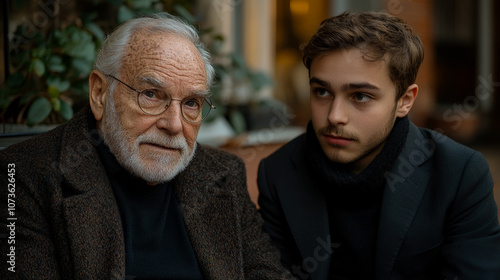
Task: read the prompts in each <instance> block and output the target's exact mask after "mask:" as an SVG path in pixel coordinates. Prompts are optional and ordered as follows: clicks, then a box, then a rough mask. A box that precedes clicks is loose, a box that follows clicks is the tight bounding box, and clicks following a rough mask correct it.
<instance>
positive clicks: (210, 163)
mask: <svg viewBox="0 0 500 280" xmlns="http://www.w3.org/2000/svg"><path fill="white" fill-rule="evenodd" d="M213 75H214V70H213V67H212V66H211V65H210V62H209V54H208V53H207V51H206V50H205V49H204V48H203V45H202V44H201V43H200V42H199V38H198V36H197V33H196V31H195V30H194V29H193V28H192V27H191V26H188V25H186V24H185V23H183V22H182V21H180V20H178V19H176V18H174V17H171V16H168V15H164V16H159V15H156V16H153V17H151V18H138V19H134V20H131V21H129V22H126V23H124V24H123V25H121V26H120V27H119V28H118V29H117V30H116V31H114V32H113V33H112V34H111V35H110V36H109V37H108V38H107V39H106V41H105V43H104V45H103V47H102V49H101V51H100V52H99V55H98V58H97V61H96V63H95V70H94V71H93V72H92V73H91V75H90V77H89V97H90V106H89V107H88V108H86V109H85V110H83V111H82V112H80V113H78V114H77V115H75V117H74V118H73V119H72V120H70V121H69V122H67V123H66V124H64V125H61V126H59V127H58V128H56V129H54V130H53V131H50V132H48V133H46V134H43V135H40V136H38V137H36V138H33V139H31V140H28V141H26V142H23V143H20V144H17V145H14V146H11V147H9V148H8V149H6V150H4V151H2V152H1V154H0V162H1V163H2V165H1V166H3V167H4V171H3V172H2V173H1V175H0V176H1V177H0V179H1V180H0V181H1V182H2V186H1V197H2V200H4V201H7V199H8V198H9V199H11V200H10V201H11V202H12V203H11V204H9V205H10V206H12V207H10V206H9V209H6V208H7V207H6V206H3V207H4V209H2V212H1V213H2V214H1V215H2V221H1V222H2V226H1V232H2V237H3V239H4V240H2V245H3V246H4V247H3V249H2V251H1V252H2V256H3V259H5V258H7V262H6V261H3V262H2V263H3V267H4V268H3V269H2V273H1V274H2V275H4V276H6V277H10V278H16V279H20V278H22V279H25V278H27V279H285V278H287V277H289V276H288V275H289V274H287V272H286V271H284V270H283V269H282V267H281V265H280V262H279V255H278V252H277V250H275V249H274V248H273V247H272V246H271V245H270V242H269V239H268V237H267V236H266V235H265V234H263V233H262V232H261V228H262V220H261V217H260V216H259V214H258V212H257V210H256V208H255V205H254V204H253V203H252V202H251V200H250V198H249V196H248V193H247V190H246V176H245V168H244V165H243V163H242V161H241V160H239V159H238V158H236V157H234V156H232V155H229V154H226V153H224V152H221V151H219V150H215V149H212V148H208V147H203V146H199V145H198V146H197V144H196V138H197V134H198V130H199V128H200V123H201V121H202V120H203V119H204V118H205V117H206V116H207V114H208V112H209V111H210V109H213V108H214V107H213V106H212V105H211V102H210V99H208V98H207V92H208V87H209V85H210V82H211V80H212V78H213ZM6 169H9V170H10V171H9V173H8V174H7V173H6ZM2 205H5V204H2ZM6 210H8V211H6ZM5 246H7V248H6V247H5ZM5 265H7V266H8V268H5ZM6 277H0V278H2V279H5V278H6Z"/></svg>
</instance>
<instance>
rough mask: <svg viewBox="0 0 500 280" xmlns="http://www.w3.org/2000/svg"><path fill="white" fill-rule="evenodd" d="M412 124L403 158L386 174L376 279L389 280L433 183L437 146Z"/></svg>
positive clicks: (401, 156)
mask: <svg viewBox="0 0 500 280" xmlns="http://www.w3.org/2000/svg"><path fill="white" fill-rule="evenodd" d="M429 141H431V140H430V139H426V138H424V137H423V135H422V133H421V132H420V131H419V129H418V128H417V127H416V126H415V125H413V124H410V132H409V133H408V137H407V141H406V144H405V146H404V147H403V150H402V152H401V154H400V156H399V157H398V158H397V160H396V163H395V165H394V166H393V168H392V169H391V171H389V172H387V173H386V179H387V185H386V188H385V191H384V197H383V203H382V208H381V212H380V223H379V230H378V240H377V257H376V263H377V265H376V279H389V278H390V273H391V271H392V268H393V267H394V263H395V261H396V258H397V256H398V253H399V249H400V248H401V245H402V243H403V240H404V238H405V235H406V233H407V231H408V229H409V227H410V225H411V223H412V221H413V218H414V217H415V214H416V212H417V210H418V207H419V205H420V203H421V201H422V198H423V195H424V193H425V189H426V186H427V185H428V182H429V180H430V174H431V170H429V169H430V165H425V163H426V162H427V161H428V160H429V159H430V158H431V157H432V154H433V150H432V149H433V147H434V145H433V143H431V142H429Z"/></svg>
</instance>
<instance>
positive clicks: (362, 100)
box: [354, 93, 372, 103]
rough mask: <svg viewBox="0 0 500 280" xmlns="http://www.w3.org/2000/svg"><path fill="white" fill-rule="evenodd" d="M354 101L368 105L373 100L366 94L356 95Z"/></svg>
mask: <svg viewBox="0 0 500 280" xmlns="http://www.w3.org/2000/svg"><path fill="white" fill-rule="evenodd" d="M354 100H355V101H356V102H359V103H366V102H369V101H371V100H372V98H371V97H370V96H368V95H366V94H364V93H356V94H354Z"/></svg>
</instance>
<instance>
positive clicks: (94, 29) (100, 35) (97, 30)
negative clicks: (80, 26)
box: [85, 22, 106, 40]
mask: <svg viewBox="0 0 500 280" xmlns="http://www.w3.org/2000/svg"><path fill="white" fill-rule="evenodd" d="M85 27H87V29H88V30H89V31H90V32H91V33H92V34H93V35H94V36H95V37H96V38H97V39H99V40H104V37H105V36H106V35H105V34H104V31H102V29H101V27H100V26H99V25H97V24H96V23H94V22H89V23H87V24H85Z"/></svg>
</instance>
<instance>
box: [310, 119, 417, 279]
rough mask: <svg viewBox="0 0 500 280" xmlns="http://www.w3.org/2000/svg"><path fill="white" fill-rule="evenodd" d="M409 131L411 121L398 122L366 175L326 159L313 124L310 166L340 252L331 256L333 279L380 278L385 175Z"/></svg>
mask: <svg viewBox="0 0 500 280" xmlns="http://www.w3.org/2000/svg"><path fill="white" fill-rule="evenodd" d="M408 130H409V120H408V118H407V117H405V118H402V119H399V118H398V119H397V120H396V122H395V124H394V127H393V129H392V131H391V132H390V133H389V135H388V137H387V139H386V142H385V144H384V147H383V148H382V150H381V151H380V153H379V154H378V155H377V156H376V157H375V159H374V160H373V161H372V162H371V163H370V164H369V165H368V166H367V167H366V168H365V169H364V170H363V171H362V172H361V173H359V174H355V173H353V172H352V171H351V169H350V167H349V166H347V165H345V164H339V163H334V162H331V161H330V160H329V159H328V158H327V157H326V155H325V154H324V152H323V151H322V148H321V146H320V144H319V142H318V139H317V137H316V134H315V132H314V129H313V127H312V124H311V123H309V125H308V127H307V144H308V149H309V151H308V160H309V162H310V163H311V164H310V165H309V166H310V168H311V172H312V173H313V174H315V175H316V176H315V177H316V178H317V184H316V185H317V186H318V187H319V188H320V189H321V190H322V191H323V192H324V193H325V196H326V202H327V207H328V220H329V226H330V237H331V241H332V244H334V245H335V248H336V249H335V250H334V252H333V254H332V256H331V269H330V271H331V275H330V279H336V280H341V279H342V280H347V279H349V280H354V279H359V280H361V279H375V254H376V239H377V230H378V222H379V216H380V207H381V205H382V194H383V191H384V186H385V183H386V181H385V177H384V174H385V173H386V172H387V171H388V170H389V168H390V167H391V166H392V165H393V164H394V162H395V160H396V158H397V157H398V155H399V153H400V152H401V149H402V147H403V145H404V142H405V141H406V137H407V135H408Z"/></svg>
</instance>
